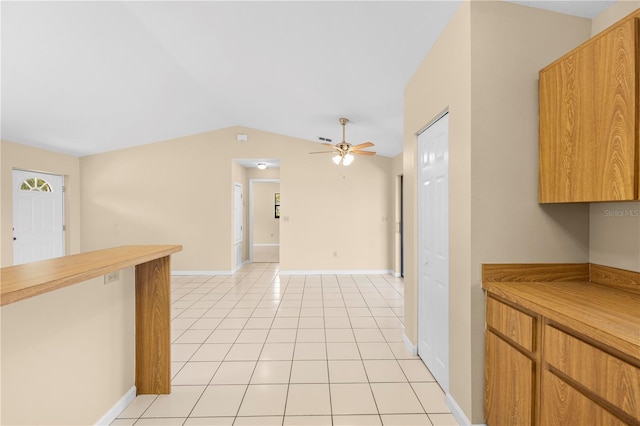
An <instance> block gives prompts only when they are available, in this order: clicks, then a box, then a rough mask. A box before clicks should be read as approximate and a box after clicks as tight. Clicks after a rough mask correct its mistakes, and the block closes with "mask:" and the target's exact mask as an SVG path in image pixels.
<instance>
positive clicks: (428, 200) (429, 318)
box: [418, 113, 449, 392]
mask: <svg viewBox="0 0 640 426" xmlns="http://www.w3.org/2000/svg"><path fill="white" fill-rule="evenodd" d="M448 146H449V116H448V114H447V113H445V114H444V115H443V116H441V117H440V118H439V119H438V120H437V121H435V122H434V123H433V124H431V125H430V126H429V127H427V129H426V130H425V131H424V132H422V133H420V134H419V135H418V355H419V356H420V357H421V358H422V359H423V361H424V362H425V364H426V366H427V368H429V370H430V371H431V373H432V374H433V376H434V378H435V379H436V380H437V381H438V383H439V384H440V386H441V387H442V388H443V389H444V391H445V392H448V391H449V190H448V186H449V171H448V162H449V148H448Z"/></svg>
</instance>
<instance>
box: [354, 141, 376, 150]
mask: <svg viewBox="0 0 640 426" xmlns="http://www.w3.org/2000/svg"><path fill="white" fill-rule="evenodd" d="M373 145H374V144H373V143H372V142H364V143H361V144H360V145H355V146H354V147H353V149H362V148H369V147H370V146H373Z"/></svg>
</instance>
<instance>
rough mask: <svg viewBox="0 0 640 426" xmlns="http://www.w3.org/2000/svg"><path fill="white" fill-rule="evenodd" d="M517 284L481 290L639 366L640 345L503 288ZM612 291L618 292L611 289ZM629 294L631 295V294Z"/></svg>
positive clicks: (499, 284)
mask: <svg viewBox="0 0 640 426" xmlns="http://www.w3.org/2000/svg"><path fill="white" fill-rule="evenodd" d="M518 284H519V283H517V282H512V283H506V282H483V283H482V288H483V289H484V290H485V291H486V292H487V294H492V295H494V296H497V297H498V298H501V299H503V300H506V301H509V302H511V303H513V304H515V305H518V306H521V307H522V308H525V309H527V310H529V311H532V312H536V313H537V314H539V315H541V316H543V317H545V318H547V319H548V320H551V321H552V322H556V323H561V324H564V325H565V326H566V327H569V328H571V329H573V330H575V331H576V332H578V333H580V334H583V335H585V336H588V337H589V338H590V339H594V340H597V341H600V342H601V343H603V344H605V345H607V346H609V347H611V348H613V349H615V350H616V351H619V352H621V353H623V354H626V355H627V356H629V357H632V358H633V359H635V360H636V364H638V365H640V345H638V344H636V343H634V342H632V341H629V340H628V339H624V338H622V337H619V336H616V335H614V334H611V333H607V332H606V331H604V330H601V329H599V328H598V327H595V326H593V325H592V324H588V323H585V322H583V321H580V320H578V319H575V318H573V317H571V316H568V315H565V314H563V313H562V312H558V311H556V310H554V309H553V308H549V307H547V306H545V305H543V304H540V303H536V302H535V301H532V300H529V299H527V298H526V297H523V296H521V295H517V294H514V293H512V292H510V291H509V290H508V289H505V288H504V287H506V286H509V285H514V286H517V285H518ZM529 284H531V283H529ZM556 284H562V283H556ZM603 287H605V286H603ZM612 291H619V290H615V289H612ZM629 294H630V295H631V294H632V293H629Z"/></svg>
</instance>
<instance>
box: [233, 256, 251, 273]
mask: <svg viewBox="0 0 640 426" xmlns="http://www.w3.org/2000/svg"><path fill="white" fill-rule="evenodd" d="M247 263H249V259H247V260H245V261H244V262H242V263H241V264H240V266H236V268H235V269H234V270H233V271H231V273H230V274H229V275H233V274H235V273H236V272H238V271H239V270H240V269H242V267H243V266H244V265H246V264H247Z"/></svg>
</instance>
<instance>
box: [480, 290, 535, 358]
mask: <svg viewBox="0 0 640 426" xmlns="http://www.w3.org/2000/svg"><path fill="white" fill-rule="evenodd" d="M534 324H535V318H533V317H532V316H531V315H528V314H525V313H524V312H521V311H519V310H517V309H515V308H512V307H511V306H509V305H506V304H504V303H502V302H499V301H498V300H496V299H493V298H491V297H488V298H487V325H488V326H490V327H493V328H494V329H496V330H497V331H499V332H500V333H501V334H503V335H504V336H505V337H508V338H509V339H511V340H513V341H514V342H515V343H517V344H518V345H520V346H522V347H523V348H525V349H527V350H528V351H531V352H533V351H534V348H535V345H534V331H533V329H534Z"/></svg>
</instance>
